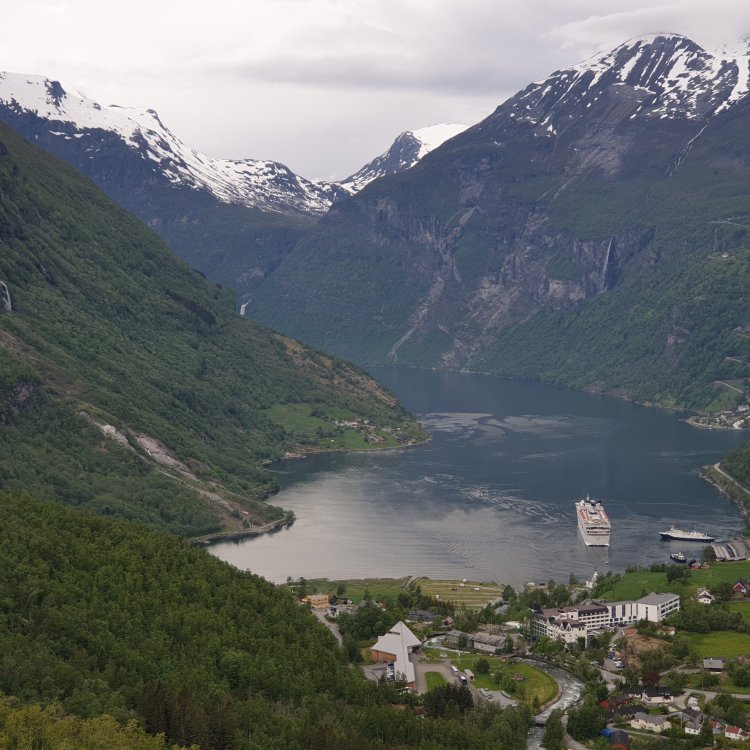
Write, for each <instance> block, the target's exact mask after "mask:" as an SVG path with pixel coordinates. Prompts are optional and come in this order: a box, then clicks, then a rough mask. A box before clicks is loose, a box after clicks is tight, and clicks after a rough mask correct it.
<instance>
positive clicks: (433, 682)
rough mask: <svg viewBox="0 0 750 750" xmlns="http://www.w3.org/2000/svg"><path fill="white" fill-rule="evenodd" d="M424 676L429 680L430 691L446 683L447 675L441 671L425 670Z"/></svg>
mask: <svg viewBox="0 0 750 750" xmlns="http://www.w3.org/2000/svg"><path fill="white" fill-rule="evenodd" d="M424 678H425V681H426V682H427V690H428V691H429V690H432V689H433V688H436V687H439V686H440V685H445V677H443V675H441V674H440V672H425V675H424Z"/></svg>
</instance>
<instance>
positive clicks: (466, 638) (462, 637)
mask: <svg viewBox="0 0 750 750" xmlns="http://www.w3.org/2000/svg"><path fill="white" fill-rule="evenodd" d="M507 640H508V639H507V637H506V636H504V635H490V634H489V633H464V632H463V631H461V630H449V631H448V632H447V633H446V634H445V645H446V646H456V647H457V646H458V644H459V643H462V644H465V645H463V646H462V648H466V649H469V650H471V649H473V650H475V651H486V652H487V653H489V654H495V653H497V652H498V651H500V650H501V649H502V647H503V646H504V645H505V642H506V641H507Z"/></svg>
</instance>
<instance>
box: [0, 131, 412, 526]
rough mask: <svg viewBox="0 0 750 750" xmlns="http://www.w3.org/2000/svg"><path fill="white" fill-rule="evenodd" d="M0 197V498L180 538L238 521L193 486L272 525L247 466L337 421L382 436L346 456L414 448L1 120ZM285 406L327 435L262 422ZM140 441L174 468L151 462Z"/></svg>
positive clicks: (263, 483) (329, 373) (406, 427)
mask: <svg viewBox="0 0 750 750" xmlns="http://www.w3.org/2000/svg"><path fill="white" fill-rule="evenodd" d="M0 196H1V200H0V244H1V245H2V253H0V280H2V281H4V282H5V283H6V284H7V286H8V289H9V292H10V296H11V300H12V311H10V312H4V313H2V314H0V423H2V425H3V428H2V430H0V444H1V445H2V448H3V450H2V451H0V478H2V486H3V487H4V488H5V489H13V490H30V491H33V492H34V494H35V495H38V496H40V497H49V498H52V497H54V498H56V499H58V500H60V501H62V502H67V503H70V504H74V505H78V506H81V507H87V508H89V509H91V510H94V511H96V512H102V513H105V514H107V515H112V516H116V517H121V518H133V519H138V520H141V521H143V522H145V523H148V524H151V525H153V526H156V527H160V528H165V529H170V530H172V531H175V532H177V533H179V534H187V535H193V534H201V533H206V532H210V531H216V530H218V529H219V528H221V527H222V526H229V527H230V528H231V527H232V526H233V525H234V526H237V525H239V520H238V519H237V518H233V517H232V514H230V513H228V512H226V510H223V509H222V507H223V506H222V505H221V503H217V502H213V503H212V502H207V500H206V499H205V498H206V494H205V492H203V494H201V492H202V491H203V490H209V491H210V492H211V493H213V494H217V493H218V494H219V495H220V496H221V497H223V498H224V500H227V501H229V502H230V503H231V504H232V507H233V508H234V509H235V510H234V511H233V514H234V516H239V517H244V516H243V515H242V514H243V512H244V513H247V514H248V516H247V517H249V518H251V519H252V520H254V521H260V522H263V521H268V520H271V519H274V518H279V517H280V516H281V511H280V510H279V509H276V508H273V507H272V506H270V505H268V504H266V503H265V502H262V500H263V499H264V498H266V497H267V496H268V495H269V493H272V492H273V491H274V490H275V489H276V483H275V481H274V480H273V479H272V478H271V476H270V475H269V474H267V473H266V472H265V471H263V469H262V468H261V464H262V463H263V462H264V461H267V460H272V459H274V458H278V457H280V456H282V455H283V454H284V452H286V451H289V450H299V449H302V450H310V449H316V448H318V447H319V446H321V445H323V446H324V447H326V446H328V447H339V445H338V444H335V445H331V438H327V442H324V438H326V437H327V433H329V432H330V433H332V434H334V435H335V436H336V437H338V433H339V432H340V431H337V428H336V426H335V421H336V420H341V419H354V420H361V421H363V422H364V420H367V422H368V423H369V424H370V425H371V426H372V430H373V431H374V432H373V434H375V435H376V436H377V432H378V430H380V432H381V433H383V434H385V435H387V436H388V440H387V441H386V440H384V439H383V438H378V439H379V440H381V443H377V442H376V441H375V440H373V442H372V443H371V444H368V443H365V442H364V441H362V442H363V444H362V446H361V447H378V445H382V446H387V445H402V444H408V443H412V442H415V441H419V440H423V439H424V438H425V435H424V432H423V431H422V430H421V428H420V427H419V426H418V425H417V423H416V422H414V421H413V420H412V419H411V418H410V417H409V415H408V414H407V413H406V412H405V411H404V410H403V408H402V407H401V406H400V405H399V404H398V402H397V400H396V398H395V397H394V396H393V395H392V394H391V393H389V392H388V391H386V390H385V389H383V388H381V387H380V386H378V385H377V384H376V383H375V382H374V381H373V380H372V379H371V378H369V377H368V376H367V375H365V373H364V372H362V371H361V370H359V369H357V368H355V367H353V366H351V365H349V364H347V363H345V362H343V361H341V360H337V359H335V358H332V357H329V356H326V355H324V354H322V353H320V352H316V351H313V350H311V349H307V348H305V347H303V346H301V345H299V344H297V343H296V342H293V341H291V340H290V339H287V338H285V337H282V336H279V335H277V334H275V333H273V332H272V331H270V330H268V329H266V328H264V327H262V326H259V325H257V324H254V323H252V322H250V321H247V320H244V319H242V318H240V317H239V316H238V315H236V313H235V310H234V298H233V294H232V293H231V292H230V291H228V290H226V289H224V288H222V287H221V286H219V285H218V284H216V283H213V282H209V281H207V280H206V279H205V278H204V277H203V276H202V275H201V274H199V273H197V272H195V271H191V270H190V269H189V268H188V267H187V266H186V265H185V264H184V263H183V262H182V261H180V260H177V259H176V258H175V257H174V256H173V255H172V254H171V253H170V251H169V250H168V249H167V248H166V246H165V245H164V244H163V242H162V241H161V240H159V239H158V238H157V237H156V236H155V235H154V234H153V233H151V232H150V231H149V230H148V229H147V228H146V227H144V226H143V225H142V224H140V223H139V222H138V221H137V220H135V219H134V218H133V217H132V216H131V215H129V214H127V213H126V212H125V211H123V210H121V209H119V208H117V207H116V206H115V205H114V204H113V203H112V202H111V201H110V200H109V199H108V198H107V197H106V196H104V195H103V194H102V193H101V192H100V191H99V190H98V189H97V188H96V187H95V186H94V185H93V184H92V183H90V182H89V181H88V180H86V179H85V178H83V177H81V176H80V175H79V174H77V173H76V172H75V171H74V170H73V169H72V168H70V167H68V166H66V165H64V164H63V163H61V162H58V161H56V160H55V159H53V158H52V157H50V156H48V155H47V154H45V153H44V152H42V151H41V150H39V149H36V148H34V147H32V146H31V145H29V144H28V143H26V142H25V141H23V139H21V138H20V137H19V136H18V135H16V134H14V133H13V132H12V131H11V130H10V129H9V128H7V127H6V126H0ZM284 406H286V407H288V408H294V409H298V410H299V409H302V410H306V411H307V412H308V413H315V414H316V415H318V416H319V417H320V419H321V420H322V422H323V424H325V425H329V428H327V429H324V430H321V429H318V428H315V429H310V430H307V431H306V430H305V429H302V430H293V429H290V428H289V427H288V426H285V425H284V423H283V422H280V421H279V420H274V419H273V418H272V414H273V412H272V409H274V408H279V407H284ZM102 425H110V426H111V427H112V429H116V430H118V431H119V435H120V441H119V442H118V441H116V440H112V439H108V438H105V437H104V435H103V433H102V431H101V429H100V428H101V426H102ZM346 437H347V436H343V438H342V440H345V439H346ZM147 441H152V442H147ZM153 441H155V443H154V442H153ZM154 444H156V445H157V447H159V448H160V449H161V450H163V452H164V454H166V456H167V460H169V461H172V462H173V464H174V465H173V466H165V465H164V461H161V462H160V461H158V460H155V459H154V458H153V445H154ZM175 467H176V468H175ZM169 477H171V478H172V480H173V481H171V482H170V481H168V479H169ZM174 480H176V481H174Z"/></svg>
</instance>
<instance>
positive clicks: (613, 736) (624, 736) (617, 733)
mask: <svg viewBox="0 0 750 750" xmlns="http://www.w3.org/2000/svg"><path fill="white" fill-rule="evenodd" d="M608 739H609V744H610V745H613V746H614V745H617V746H620V747H626V748H627V747H630V735H629V734H628V733H627V732H625V731H623V730H622V729H615V730H613V731H612V732H610V734H609V737H608Z"/></svg>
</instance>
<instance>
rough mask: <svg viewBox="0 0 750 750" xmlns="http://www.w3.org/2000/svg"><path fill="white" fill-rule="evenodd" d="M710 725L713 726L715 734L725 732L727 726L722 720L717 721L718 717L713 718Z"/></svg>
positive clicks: (712, 729)
mask: <svg viewBox="0 0 750 750" xmlns="http://www.w3.org/2000/svg"><path fill="white" fill-rule="evenodd" d="M708 726H709V727H711V731H712V732H713V733H714V734H717V735H718V734H724V730H725V729H726V728H727V725H726V724H722V723H721V722H720V721H716V719H711V720H710V721H709V722H708Z"/></svg>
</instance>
